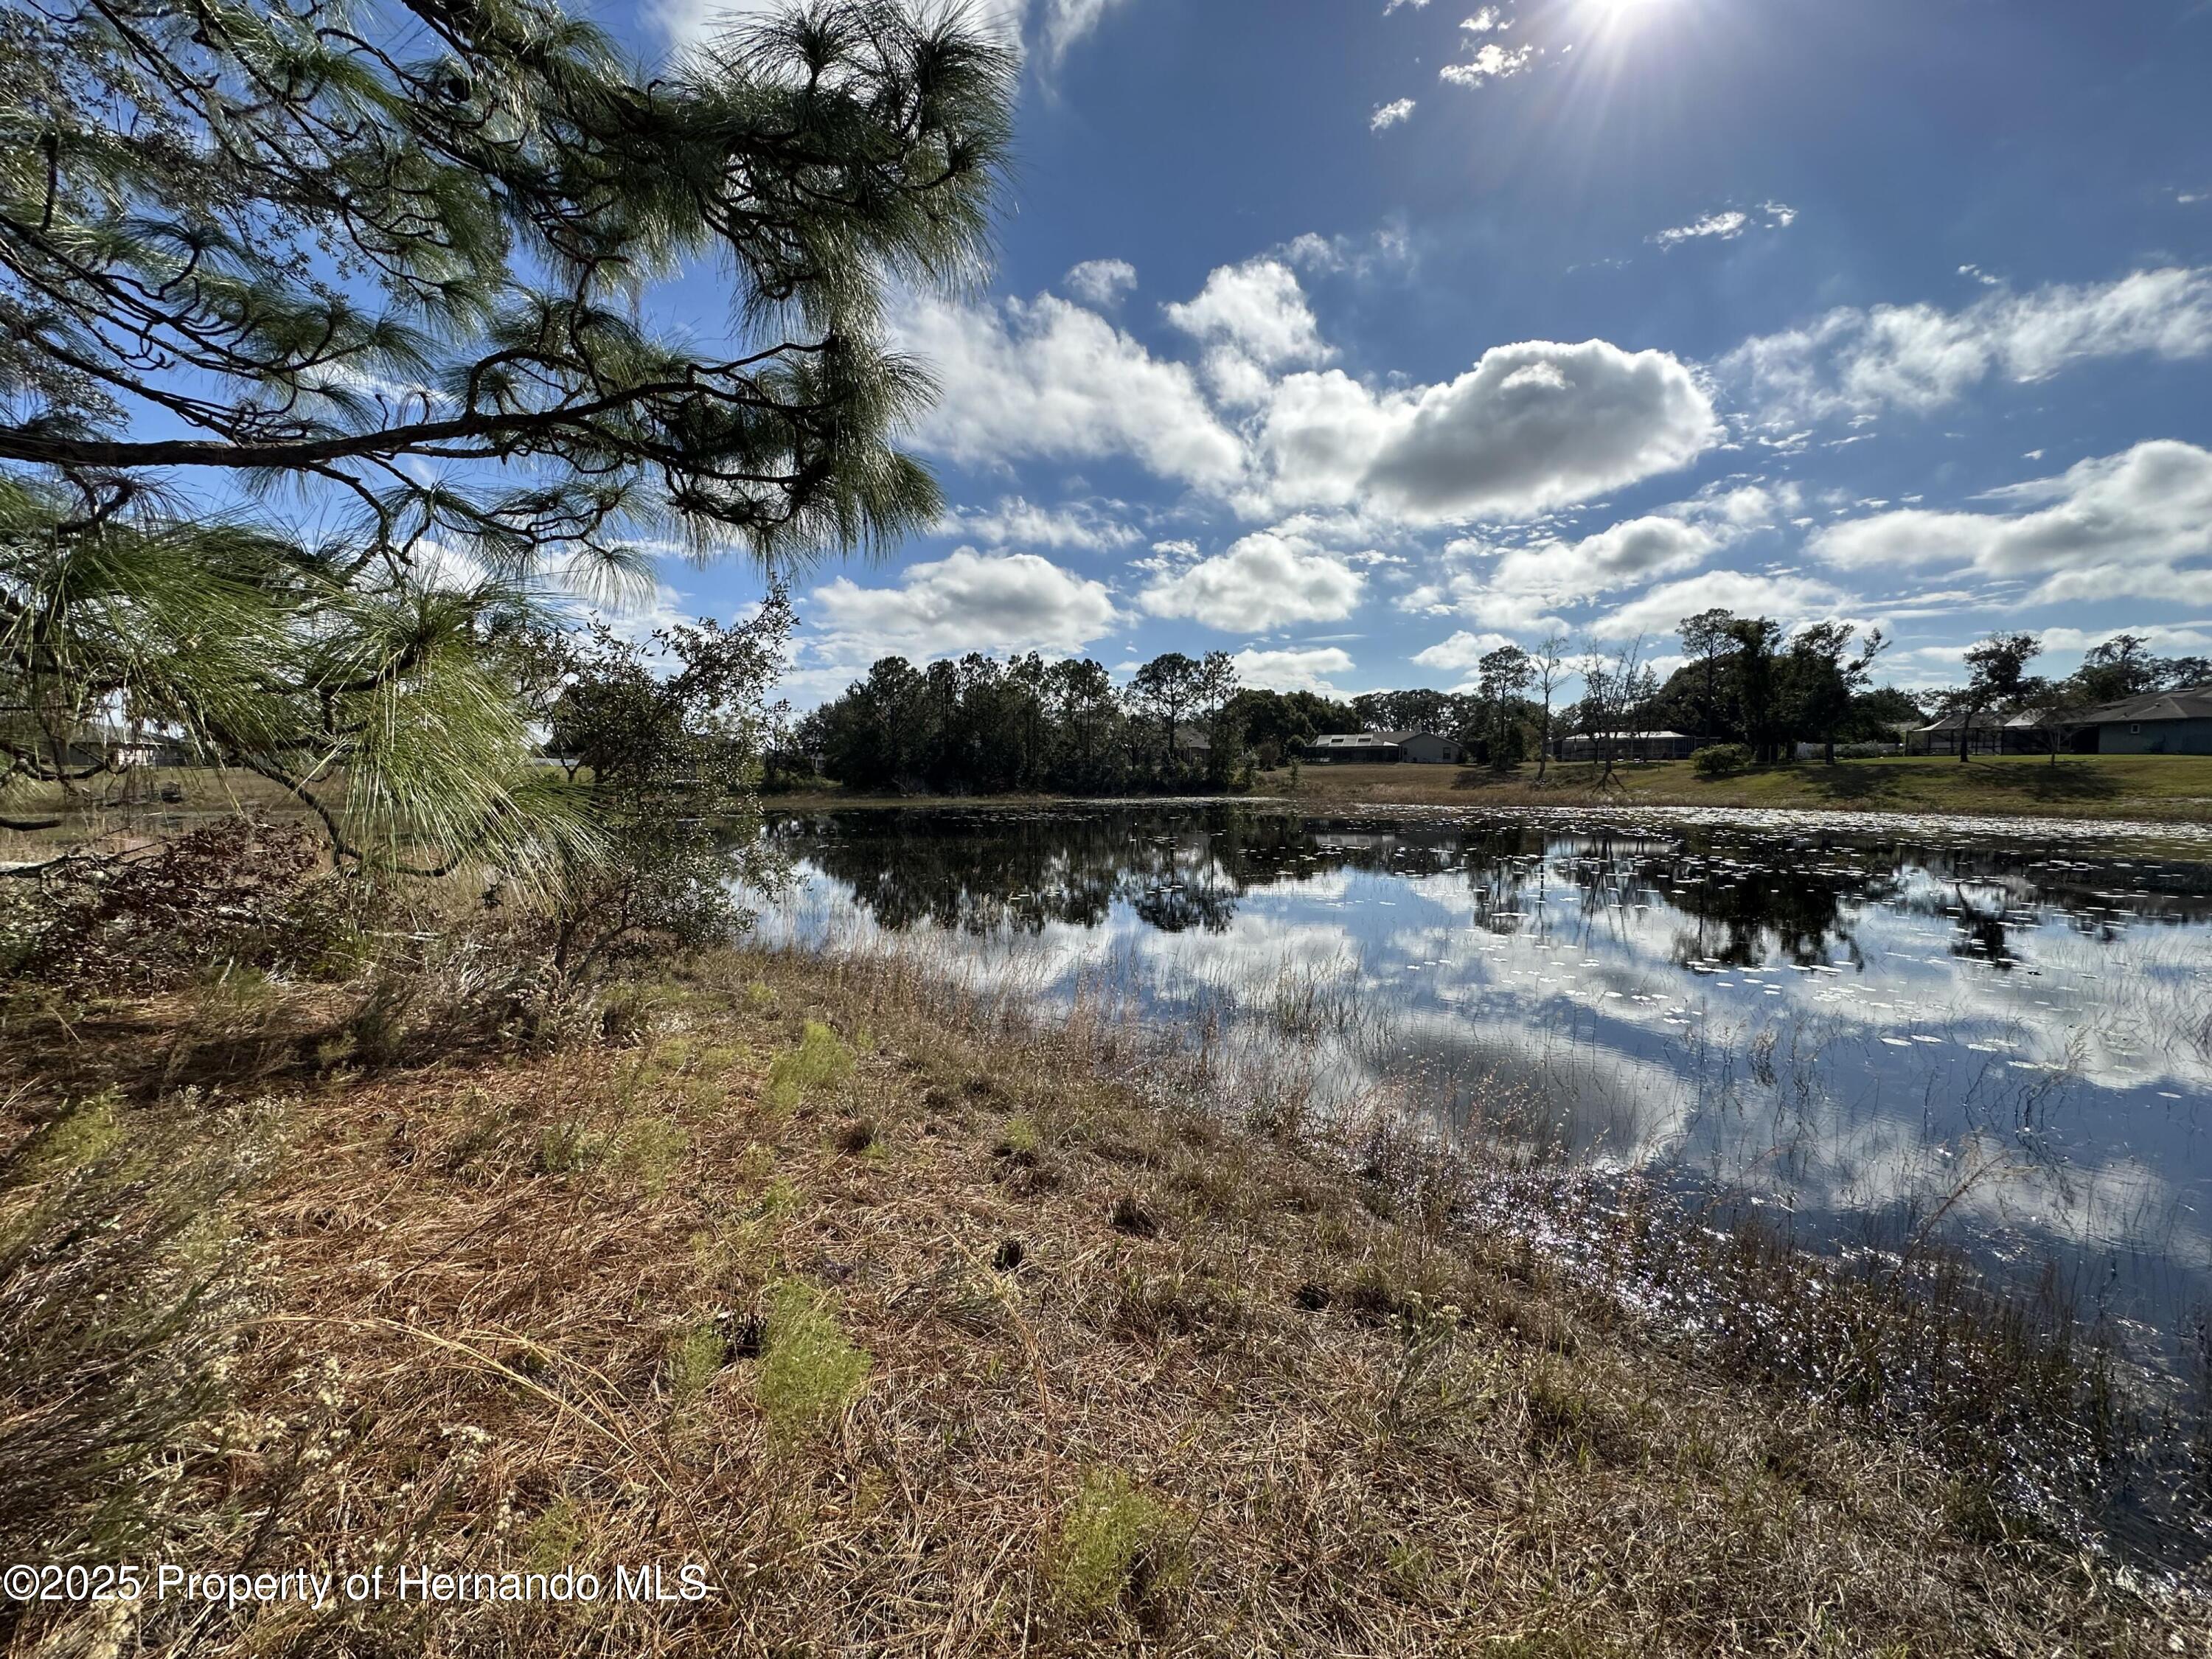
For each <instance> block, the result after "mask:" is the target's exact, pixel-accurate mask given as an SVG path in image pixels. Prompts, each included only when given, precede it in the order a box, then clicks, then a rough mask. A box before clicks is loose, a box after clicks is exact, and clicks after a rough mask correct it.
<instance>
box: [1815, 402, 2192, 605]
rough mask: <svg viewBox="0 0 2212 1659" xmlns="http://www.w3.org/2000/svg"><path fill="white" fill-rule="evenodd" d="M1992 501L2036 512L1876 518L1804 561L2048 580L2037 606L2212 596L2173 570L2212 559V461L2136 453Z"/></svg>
mask: <svg viewBox="0 0 2212 1659" xmlns="http://www.w3.org/2000/svg"><path fill="white" fill-rule="evenodd" d="M1983 499H1984V500H1988V501H1996V502H1998V503H2000V504H2002V506H2006V507H2015V508H2024V509H2027V510H2024V511H2015V512H1991V513H1960V512H1929V511H1926V510H1923V509H1920V508H1911V509H1907V510H1905V511H1901V512H1895V513H1877V514H1875V515H1874V516H1872V517H1869V518H1864V519H1854V520H1847V521H1845V522H1844V523H1842V524H1837V525H1832V526H1828V527H1827V528H1826V529H1825V530H1823V531H1821V532H1820V533H1819V534H1818V535H1816V536H1814V538H1812V540H1811V541H1810V543H1808V548H1807V550H1808V552H1810V553H1812V554H1813V555H1814V556H1815V557H1818V558H1820V559H1822V560H1824V561H1826V562H1828V563H1830V564H1833V565H1837V566H1839V567H1841V568H1845V569H1858V568H1866V567H1869V566H1875V565H1911V566H1914V567H1916V568H1921V569H1923V570H1935V569H1948V568H1956V567H1960V566H1971V567H1972V568H1975V569H1977V570H1979V571H1982V572H1983V573H1984V574H1989V575H1991V576H1998V577H2039V578H2041V579H2042V582H2041V586H2039V587H2038V588H2037V589H2036V590H2035V592H2034V593H2033V596H2032V597H2033V598H2034V599H2039V600H2046V601H2056V600H2062V599H2112V598H2119V597H2122V596H2124V595H2138V596H2141V597H2143V598H2148V599H2182V600H2187V599H2190V598H2191V597H2192V596H2193V595H2195V594H2197V593H2200V592H2212V571H2199V570H2181V569H2178V568H2176V567H2177V566H2179V565H2180V564H2182V563H2183V562H2185V561H2189V560H2192V559H2198V558H2202V557H2203V556H2206V555H2208V554H2212V451H2208V450H2203V449H2199V448H2198V447H2196V446H2195V445H2193V444H2186V443H2180V442H2177V441H2172V440H2170V439H2163V440H2158V441H2153V442H2150V443H2142V444H2137V445H2136V447H2134V448H2132V449H2130V450H2127V451H2124V453H2120V454H2118V455H2110V456H2106V457H2103V458H2102V459H2094V460H2087V461H2082V462H2081V463H2079V464H2078V465H2075V466H2073V467H2071V468H2069V469H2068V471H2066V472H2065V473H2064V474H2063V476H2061V477H2057V478H2045V479H2039V480H2037V481H2036V482H2033V483H2027V484H2018V485H2015V486H2013V487H2012V488H2010V489H2002V490H1996V491H1993V492H1991V493H1990V495H1987V496H1985V497H1984V498H1983Z"/></svg>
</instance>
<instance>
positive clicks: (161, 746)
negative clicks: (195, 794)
mask: <svg viewBox="0 0 2212 1659" xmlns="http://www.w3.org/2000/svg"><path fill="white" fill-rule="evenodd" d="M65 764H66V765H67V766H68V768H69V769H70V770H71V771H82V770H84V769H87V768H91V767H105V768H106V769H108V770H109V771H111V772H128V771H131V769H134V768H137V767H141V766H189V765H190V764H191V754H190V752H189V751H188V750H187V749H186V747H185V744H184V742H183V740H182V739H181V738H173V737H170V736H168V735H167V734H166V733H163V732H149V731H148V730H146V729H145V728H144V727H143V726H119V725H115V724H112V723H111V722H108V721H105V720H100V721H93V722H89V723H88V724H86V725H83V726H79V727H78V728H77V731H76V736H75V737H73V738H70V742H69V745H68V753H67V757H66V760H65Z"/></svg>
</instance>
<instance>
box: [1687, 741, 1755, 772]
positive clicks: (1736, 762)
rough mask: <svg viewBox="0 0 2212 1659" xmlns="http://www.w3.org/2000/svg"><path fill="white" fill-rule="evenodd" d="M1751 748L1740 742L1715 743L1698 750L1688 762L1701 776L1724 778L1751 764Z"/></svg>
mask: <svg viewBox="0 0 2212 1659" xmlns="http://www.w3.org/2000/svg"><path fill="white" fill-rule="evenodd" d="M1751 760H1752V756H1751V750H1748V749H1747V748H1745V747H1744V745H1743V744H1740V743H1716V744H1708V745H1707V746H1706V747H1705V748H1703V749H1700V750H1698V752H1697V755H1696V756H1695V757H1694V758H1692V761H1691V762H1690V765H1691V768H1692V769H1693V770H1694V771H1695V772H1696V773H1697V775H1699V777H1701V778H1724V777H1726V776H1728V775H1729V774H1730V773H1731V772H1741V771H1742V770H1744V769H1746V768H1747V767H1748V766H1749V765H1750V764H1751Z"/></svg>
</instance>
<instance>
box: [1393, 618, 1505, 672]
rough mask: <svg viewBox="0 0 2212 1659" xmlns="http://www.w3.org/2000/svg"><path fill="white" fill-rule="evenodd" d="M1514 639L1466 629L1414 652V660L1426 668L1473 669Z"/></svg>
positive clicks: (1460, 670)
mask: <svg viewBox="0 0 2212 1659" xmlns="http://www.w3.org/2000/svg"><path fill="white" fill-rule="evenodd" d="M1513 642H1514V641H1513V640H1512V639H1511V638H1510V636H1509V635H1504V634H1470V633H1468V631H1467V630H1466V629H1461V630H1460V631H1459V632H1458V633H1456V634H1455V635H1452V636H1451V637H1450V638H1449V639H1448V640H1441V641H1437V643H1436V644H1434V645H1432V646H1431V647H1428V649H1427V650H1425V651H1416V652H1415V653H1413V660H1414V661H1415V662H1417V663H1419V664H1420V665H1421V666H1423V667H1424V668H1442V669H1445V670H1447V671H1451V672H1455V673H1456V672H1464V671H1468V670H1471V669H1472V668H1474V665H1476V664H1477V663H1479V662H1480V661H1481V660H1482V659H1484V658H1485V657H1486V656H1488V655H1489V654H1490V653H1492V652H1493V651H1496V650H1498V649H1500V648H1502V647H1505V646H1509V645H1511V644H1512V643H1513Z"/></svg>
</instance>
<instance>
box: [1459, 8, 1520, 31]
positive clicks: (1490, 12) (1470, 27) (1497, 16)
mask: <svg viewBox="0 0 2212 1659" xmlns="http://www.w3.org/2000/svg"><path fill="white" fill-rule="evenodd" d="M1460 27H1462V28H1463V29H1465V30H1466V31H1467V32H1468V33H1469V34H1488V33H1491V31H1492V30H1493V29H1506V28H1511V27H1513V20H1512V19H1511V18H1510V17H1508V16H1507V15H1505V14H1504V12H1502V11H1500V10H1499V9H1498V8H1497V7H1495V6H1485V7H1484V8H1483V9H1481V10H1480V11H1479V12H1477V13H1475V15H1474V16H1472V17H1470V18H1468V19H1467V20H1466V21H1464V22H1462V24H1461V25H1460Z"/></svg>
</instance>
